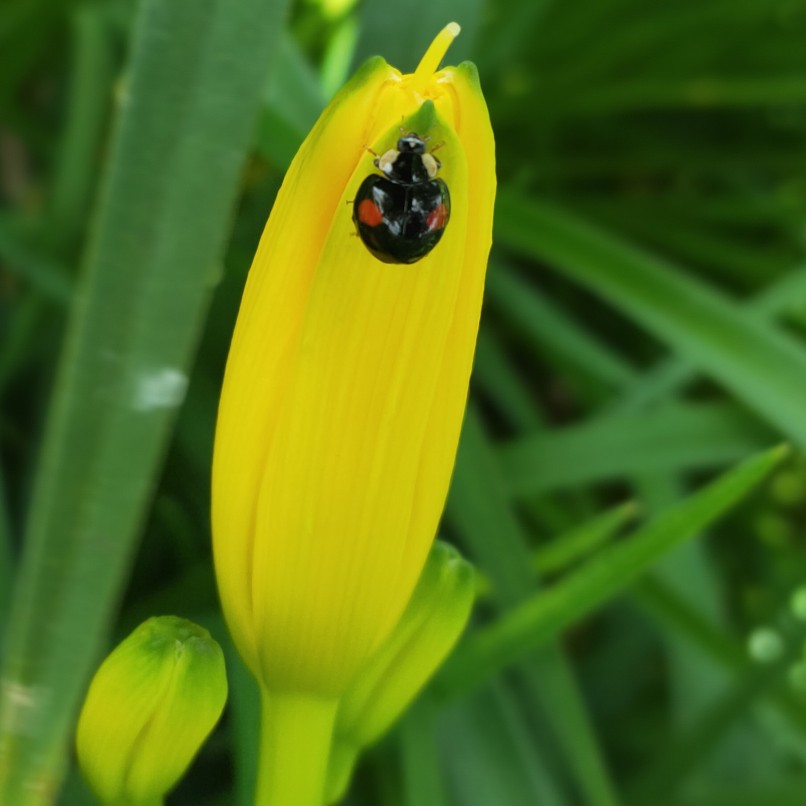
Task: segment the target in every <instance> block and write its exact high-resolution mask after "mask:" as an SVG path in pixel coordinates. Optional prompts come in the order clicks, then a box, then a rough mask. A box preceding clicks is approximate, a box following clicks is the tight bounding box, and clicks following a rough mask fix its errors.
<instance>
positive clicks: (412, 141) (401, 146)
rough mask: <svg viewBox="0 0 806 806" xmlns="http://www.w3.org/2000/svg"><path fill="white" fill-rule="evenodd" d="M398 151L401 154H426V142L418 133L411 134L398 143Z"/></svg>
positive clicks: (404, 136)
mask: <svg viewBox="0 0 806 806" xmlns="http://www.w3.org/2000/svg"><path fill="white" fill-rule="evenodd" d="M397 150H398V151H400V152H401V153H406V152H409V153H410V154H425V140H423V138H422V137H420V136H419V135H418V134H416V132H409V133H408V134H405V135H403V137H401V138H400V139H399V140H398V141H397Z"/></svg>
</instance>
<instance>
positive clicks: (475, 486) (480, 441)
mask: <svg viewBox="0 0 806 806" xmlns="http://www.w3.org/2000/svg"><path fill="white" fill-rule="evenodd" d="M446 517H447V519H448V521H449V523H450V525H451V526H453V527H454V528H455V529H457V530H458V531H459V533H460V534H461V536H462V537H463V538H464V541H465V545H466V546H467V547H468V550H469V552H470V554H471V556H472V558H473V559H474V560H475V561H477V562H478V564H479V567H480V568H482V569H484V571H486V572H487V574H489V577H490V580H491V582H492V592H493V596H494V598H495V599H496V600H497V604H498V606H499V607H510V608H511V607H517V606H518V605H517V603H518V602H520V601H522V600H523V599H525V598H526V597H528V596H529V594H530V593H531V592H532V591H533V590H534V588H535V586H536V582H535V579H534V573H533V571H532V568H531V551H530V547H529V544H528V541H527V538H526V535H525V534H524V531H523V529H522V527H521V525H520V523H519V521H518V519H517V517H516V516H515V513H514V511H513V509H512V503H511V500H510V499H509V497H508V496H507V494H506V491H505V487H504V483H503V478H502V477H501V472H500V468H499V467H498V463H497V458H496V455H495V451H494V448H493V445H492V444H491V443H490V440H489V439H488V437H487V435H486V433H485V431H484V426H483V425H482V422H481V420H480V418H479V416H478V414H477V412H476V410H475V409H474V407H473V406H472V405H471V406H470V407H469V408H468V411H467V414H466V416H465V424H464V428H463V430H462V438H461V442H460V446H459V456H458V459H457V464H456V469H455V471H454V477H453V481H452V483H451V491H450V495H449V498H448V508H447V512H446ZM449 665H451V666H452V665H453V664H452V663H451V661H449ZM519 671H521V672H522V674H521V678H522V679H521V682H522V683H523V686H524V691H525V695H526V698H527V699H529V700H531V701H532V702H534V703H535V704H537V705H539V706H540V708H541V709H542V710H543V712H544V713H545V715H546V718H547V721H548V722H549V724H550V726H551V729H552V731H553V734H554V738H555V740H556V742H557V743H558V744H559V745H560V747H561V748H562V750H563V753H564V756H565V758H566V760H567V763H568V765H569V766H570V767H571V768H572V769H573V771H574V773H575V778H576V783H577V785H578V786H579V788H580V790H581V791H582V792H583V793H584V796H585V802H586V803H589V804H591V806H594V804H596V805H597V806H606V805H610V804H615V803H617V802H618V799H617V796H616V794H615V791H614V787H613V784H612V783H611V781H610V780H609V774H608V771H607V768H606V765H605V762H604V759H603V757H602V754H601V752H600V750H599V747H598V744H597V740H596V737H595V735H594V731H593V728H592V726H591V724H590V719H589V716H588V714H587V711H586V709H585V704H584V702H583V700H582V697H581V695H580V692H579V690H578V686H577V683H576V680H575V679H574V676H573V673H572V670H571V665H570V663H569V661H568V660H567V658H566V657H565V654H564V652H563V650H562V648H561V647H559V646H553V645H552V646H547V647H544V648H543V650H542V651H541V652H538V653H535V654H534V655H533V656H530V657H528V658H525V659H524V664H523V668H522V669H521V670H519ZM449 693H450V694H454V693H455V692H453V691H450V690H449ZM502 802H506V801H502Z"/></svg>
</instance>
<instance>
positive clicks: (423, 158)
mask: <svg viewBox="0 0 806 806" xmlns="http://www.w3.org/2000/svg"><path fill="white" fill-rule="evenodd" d="M374 162H375V167H376V168H378V169H379V170H380V171H381V172H382V173H383V176H378V175H377V174H371V175H370V176H368V177H367V178H366V179H365V180H364V181H363V182H362V183H361V186H360V187H359V188H358V193H357V194H356V197H355V203H354V206H353V221H354V222H355V226H356V228H357V230H358V234H359V235H360V236H361V240H362V241H363V242H364V245H365V246H366V247H367V249H369V251H370V252H372V254H373V255H375V257H376V258H378V260H382V261H383V262H384V263H416V262H417V261H418V260H420V258H423V257H425V256H426V255H427V254H428V253H429V252H430V251H431V250H432V249H433V248H434V247H435V246H436V245H437V244H438V243H439V239H440V238H441V237H442V233H443V232H444V231H445V227H446V226H447V225H448V219H449V218H450V217H451V197H450V194H449V193H448V186H447V185H446V184H445V182H443V181H442V180H441V179H437V171H438V170H439V168H440V162H439V160H438V159H437V158H436V157H435V156H434V155H433V154H431V153H429V152H427V151H426V150H425V140H423V139H422V138H421V137H420V136H419V135H417V134H415V133H414V132H409V133H408V134H407V135H405V136H403V137H401V138H400V139H399V140H398V141H397V149H391V150H389V151H387V152H386V153H385V154H382V155H381V156H380V157H378V158H376V159H375V161H374Z"/></svg>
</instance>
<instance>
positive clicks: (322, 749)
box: [255, 690, 338, 806]
mask: <svg viewBox="0 0 806 806" xmlns="http://www.w3.org/2000/svg"><path fill="white" fill-rule="evenodd" d="M262 701H263V716H262V723H261V737H260V767H259V769H258V780H257V798H256V799H255V806H322V802H323V800H324V797H325V782H326V779H327V766H328V759H329V756H330V744H331V740H332V737H333V724H334V722H335V719H336V707H337V705H338V702H337V701H336V700H331V699H324V698H322V697H317V696H315V695H311V694H302V693H297V692H287V691H266V690H264V691H263V695H262Z"/></svg>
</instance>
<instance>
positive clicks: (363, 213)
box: [358, 199, 383, 227]
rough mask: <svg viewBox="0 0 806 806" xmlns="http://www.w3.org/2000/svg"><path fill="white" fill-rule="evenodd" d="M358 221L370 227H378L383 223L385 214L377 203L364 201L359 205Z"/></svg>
mask: <svg viewBox="0 0 806 806" xmlns="http://www.w3.org/2000/svg"><path fill="white" fill-rule="evenodd" d="M358 220H359V221H360V222H361V223H362V224H366V225H367V226H368V227H377V226H378V224H380V223H381V221H383V213H381V211H380V208H379V207H378V205H377V204H375V202H373V201H370V200H369V199H364V200H363V201H362V202H361V204H359V205H358Z"/></svg>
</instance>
